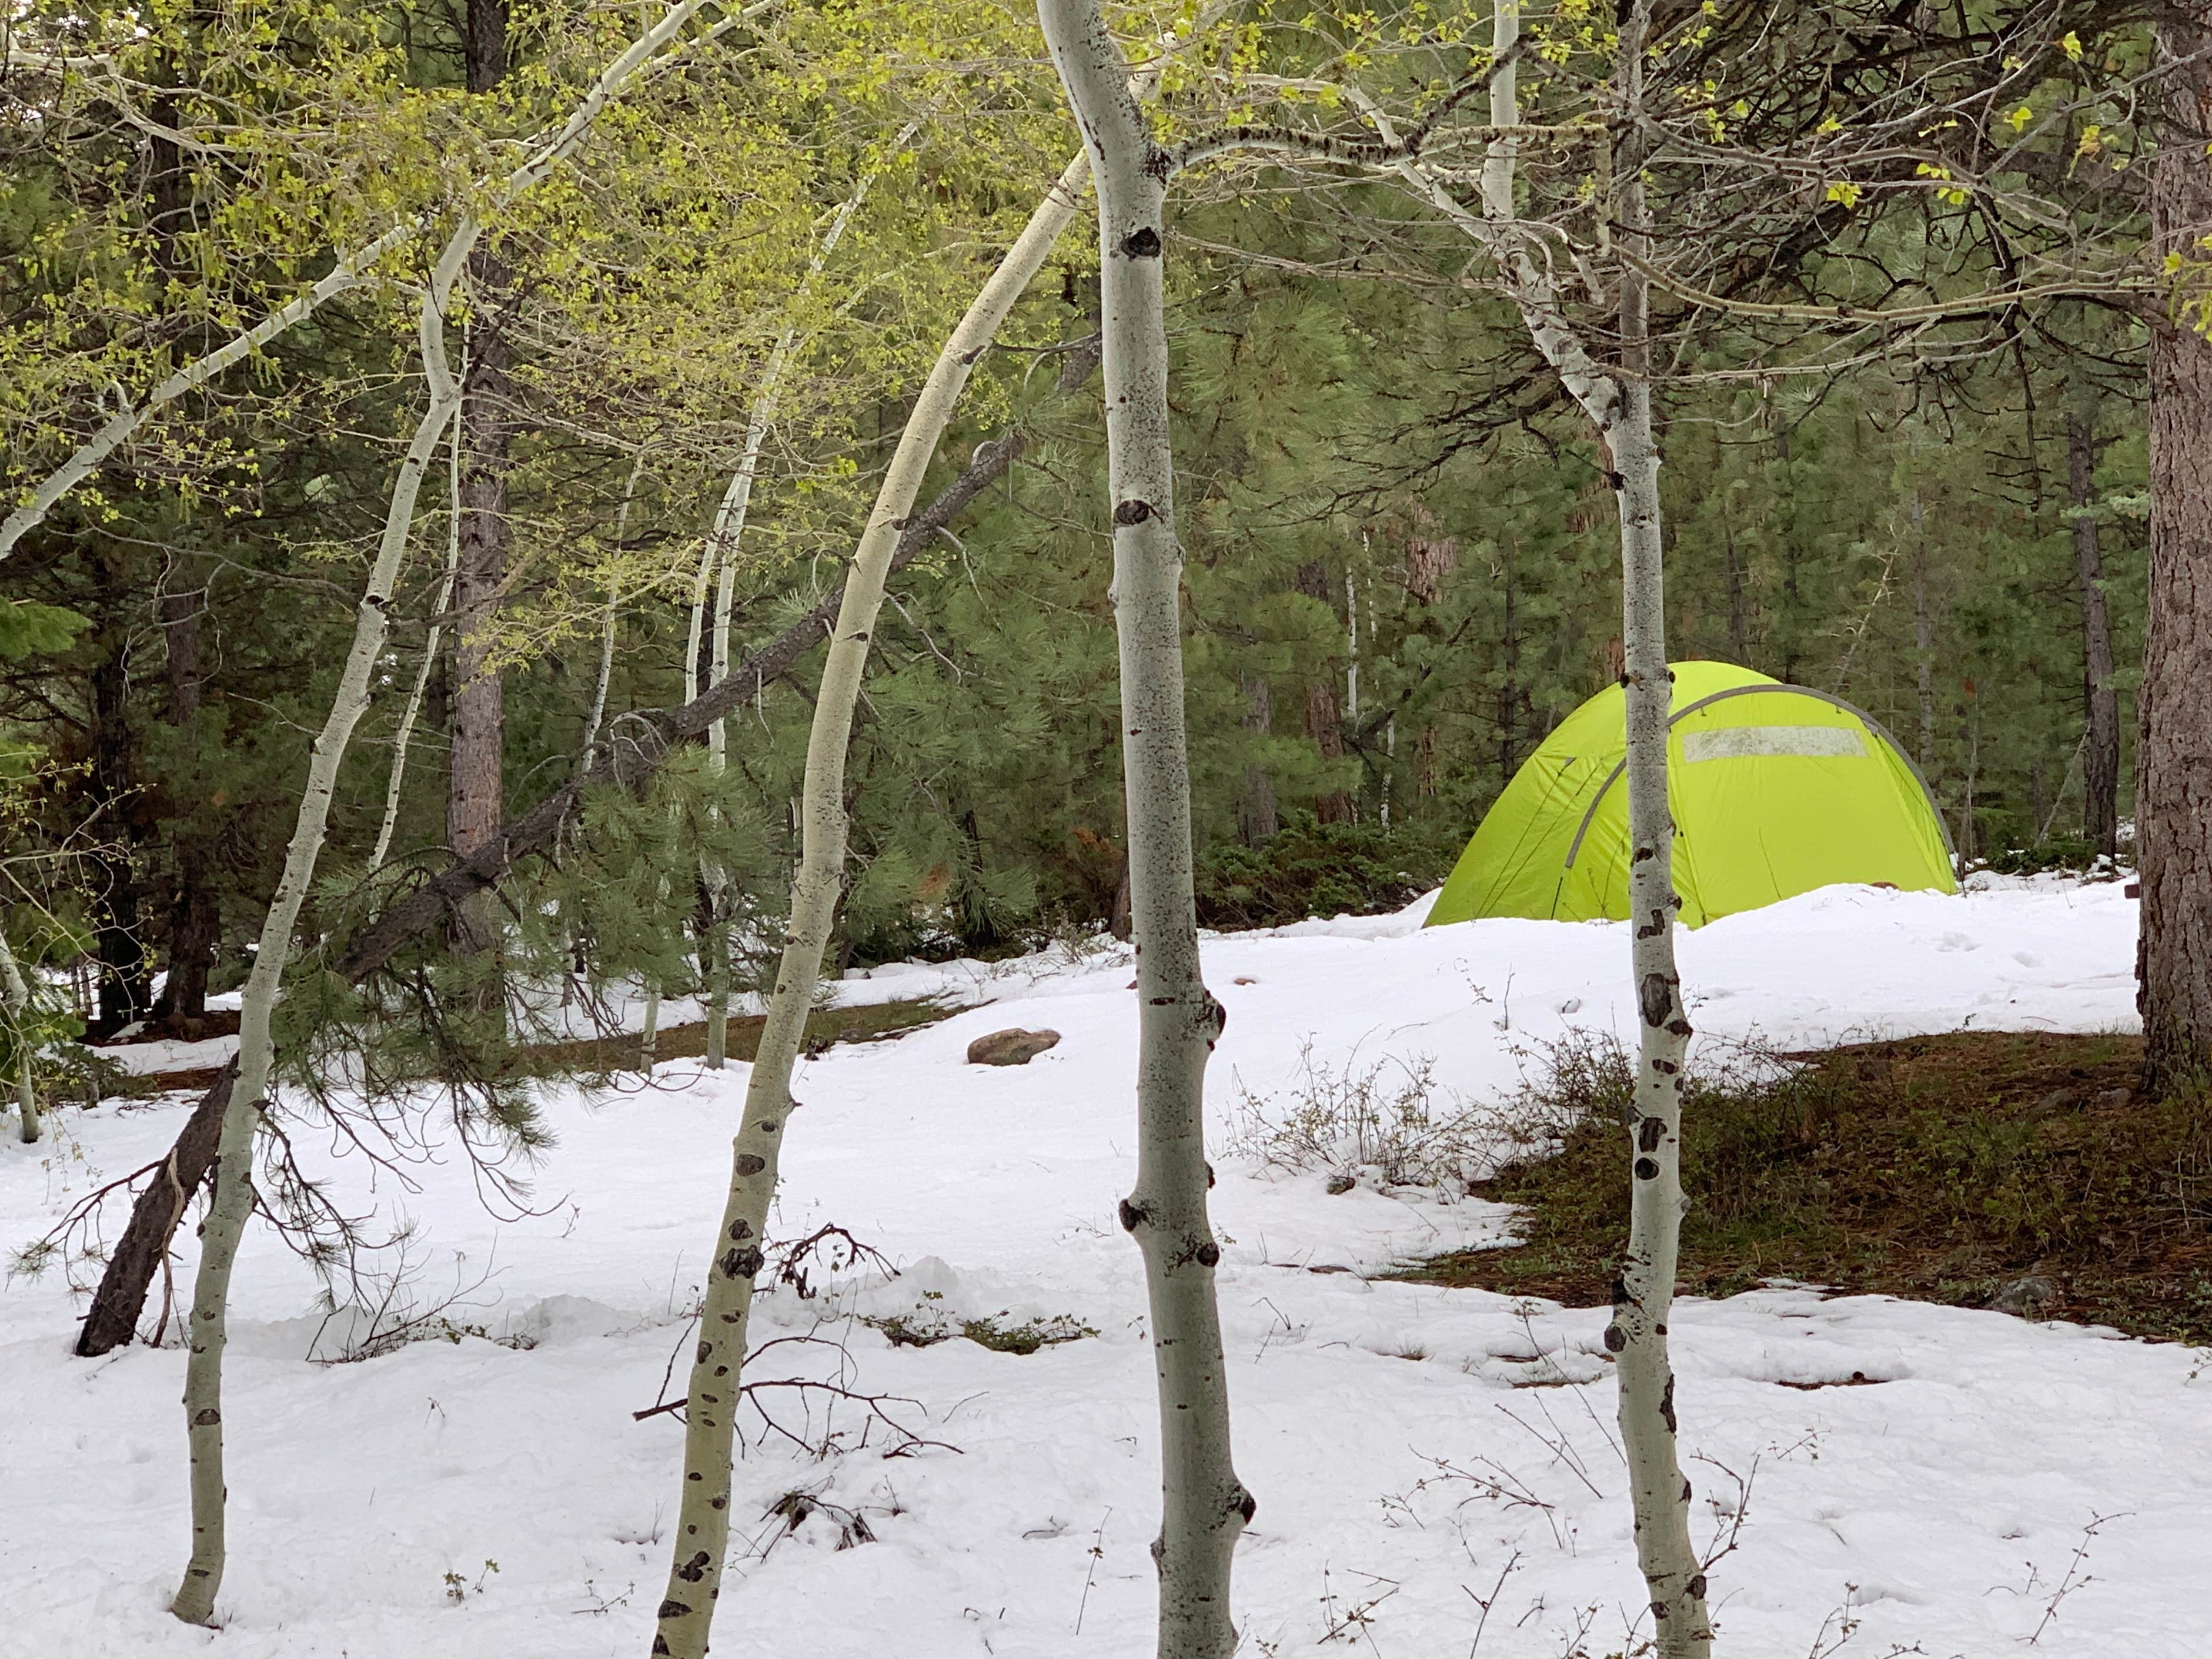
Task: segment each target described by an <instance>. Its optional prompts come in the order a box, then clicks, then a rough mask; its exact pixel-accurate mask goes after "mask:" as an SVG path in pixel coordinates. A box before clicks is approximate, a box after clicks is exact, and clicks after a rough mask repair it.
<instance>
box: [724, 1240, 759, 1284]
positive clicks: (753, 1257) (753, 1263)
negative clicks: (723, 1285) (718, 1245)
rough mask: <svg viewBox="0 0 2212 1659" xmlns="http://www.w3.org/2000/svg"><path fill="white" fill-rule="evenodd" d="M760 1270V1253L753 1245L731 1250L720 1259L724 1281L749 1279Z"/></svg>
mask: <svg viewBox="0 0 2212 1659" xmlns="http://www.w3.org/2000/svg"><path fill="white" fill-rule="evenodd" d="M760 1270H761V1253H760V1251H759V1249H757V1247H756V1246H754V1245H750V1244H748V1245H746V1246H745V1248H744V1249H742V1250H732V1251H731V1252H730V1253H729V1254H728V1255H726V1256H724V1257H723V1258H722V1274H723V1277H725V1278H726V1279H750V1278H751V1277H752V1276H753V1275H754V1274H755V1273H758V1272H759V1271H760Z"/></svg>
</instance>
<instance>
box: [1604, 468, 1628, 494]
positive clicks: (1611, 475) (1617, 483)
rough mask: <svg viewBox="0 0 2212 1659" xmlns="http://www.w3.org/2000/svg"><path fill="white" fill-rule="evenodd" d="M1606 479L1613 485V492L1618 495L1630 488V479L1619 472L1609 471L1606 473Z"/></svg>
mask: <svg viewBox="0 0 2212 1659" xmlns="http://www.w3.org/2000/svg"><path fill="white" fill-rule="evenodd" d="M1605 481H1606V483H1607V484H1609V485H1610V486H1611V487H1612V489H1613V493H1614V494H1616V495H1618V494H1619V493H1620V491H1622V490H1624V489H1627V488H1628V480H1627V479H1626V478H1624V477H1621V475H1620V473H1618V472H1608V473H1607V474H1606V475H1605Z"/></svg>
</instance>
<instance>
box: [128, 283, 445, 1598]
mask: <svg viewBox="0 0 2212 1659" xmlns="http://www.w3.org/2000/svg"><path fill="white" fill-rule="evenodd" d="M447 280H450V278H448V279H447ZM436 294H437V300H438V301H442V297H443V289H442V287H440V288H438V289H436ZM433 307H434V302H433V301H425V307H424V309H425V313H426V315H425V318H424V323H423V337H424V344H425V353H426V356H433V355H435V353H434V349H433V347H432V345H431V341H432V338H433V335H434V331H435V327H436V322H435V319H434V318H433V316H432V315H430V314H429V313H431V312H432V310H433ZM431 386H432V396H431V402H430V407H429V409H428V411H427V412H426V413H425V414H424V415H423V416H422V423H421V424H420V425H418V426H417V427H416V429H415V439H414V441H413V442H412V443H411V444H410V446H409V447H408V451H407V459H405V460H404V462H403V463H402V464H401V465H400V469H399V477H398V482H397V483H395V484H394V485H393V486H392V501H391V505H390V507H389V510H388V511H387V512H386V516H385V521H384V538H383V541H382V543H381V544H380V545H379V547H378V549H377V555H376V562H375V565H374V567H373V568H371V570H370V572H369V578H368V587H367V589H366V591H365V592H363V593H362V599H361V605H360V606H359V608H358V609H357V611H356V613H355V619H354V633H353V645H352V647H351V649H350V650H349V652H348V653H347V655H346V665H345V671H344V673H343V676H341V678H340V679H339V681H338V689H337V696H335V697H334V698H332V700H331V712H330V714H329V716H328V717H327V718H326V719H325V720H324V722H323V729H322V730H321V732H319V733H318V734H317V735H316V738H315V742H314V747H313V751H312V758H311V760H310V762H309V763H308V768H307V788H306V791H305V793H303V794H302V795H301V799H300V811H299V816H298V817H297V819H296V821H295V823H294V826H293V830H292V840H291V844H290V846H289V848H287V849H286V852H285V855H284V872H283V877H282V878H281V879H280V880H279V881H278V883H277V884H276V896H274V897H273V898H272V899H271V900H270V905H269V914H268V916H267V918H266V919H265V920H264V921H263V923H262V926H261V943H260V948H259V950H258V952H257V953H256V955H255V957H254V958H253V971H252V974H251V975H249V976H248V977H247V979H246V990H245V994H244V996H243V997H242V999H241V1000H240V1005H239V1024H238V1075H237V1077H236V1079H234V1081H233V1082H232V1084H231V1088H230V1099H229V1103H228V1105H227V1106H226V1108H225V1109H224V1111H223V1115H222V1134H221V1139H220V1140H219V1141H218V1143H217V1146H216V1164H215V1196H214V1198H213V1200H211V1201H210V1204H209V1206H208V1214H207V1222H206V1225H205V1226H204V1229H203V1233H202V1239H201V1244H200V1265H199V1274H198V1278H197V1282H196V1283H195V1285H194V1286H193V1292H192V1312H191V1323H190V1325H189V1327H188V1328H187V1346H188V1349H189V1352H188V1356H187V1358H186V1359H185V1425H186V1427H185V1433H186V1435H187V1437H188V1438H189V1441H190V1443H191V1503H192V1553H191V1560H190V1561H189V1562H188V1563H187V1564H186V1565H185V1577H184V1583H182V1584H181V1585H179V1587H178V1589H177V1594H176V1596H175V1598H174V1599H173V1601H171V1602H170V1604H169V1611H170V1612H172V1613H175V1614H176V1615H177V1617H178V1618H179V1619H182V1620H185V1621H186V1622H187V1623H190V1624H195V1625H204V1624H206V1623H207V1622H208V1621H209V1620H210V1618H212V1617H213V1615H214V1613H215V1598H216V1590H217V1589H220V1588H221V1586H222V1573H223V1566H224V1563H225V1553H224V1539H223V1500H224V1489H223V1460H222V1451H223V1449H222V1355H223V1346H224V1343H225V1341H226V1340H227V1337H228V1307H229V1301H230V1275H231V1268H232V1267H233V1266H234V1264H235V1263H236V1261H237V1259H238V1246H239V1241H240V1239H241V1238H242V1237H244V1235H245V1232H246V1220H247V1218H249V1217H250V1216H251V1215H252V1212H253V1185H252V1180H253V1135H254V1130H255V1127H256V1125H257V1117H258V1113H259V1112H260V1110H261V1101H262V1095H263V1092H264V1090H265V1089H266V1088H267V1086H268V1083H269V1071H270V1063H271V1060H272V1058H273V1055H272V1054H271V1051H270V1036H269V1019H270V1012H271V1010H272V1009H273V1008H274V1007H275V1006H276V992H277V988H278V987H279V985H280V984H281V982H282V981H283V975H284V967H285V963H286V962H287V960H288V959H289V957H290V955H291V951H292V929H293V927H294V925H295V923H296V922H297V921H298V920H299V915H300V906H301V903H302V902H304V901H305V900H306V898H307V890H308V888H309V886H310V885H311V884H313V880H314V874H315V860H316V859H317V858H318V857H319V855H320V854H321V852H322V848H323V839H324V835H325V828H326V825H327V823H328V821H329V817H330V809H331V792H332V791H333V790H334V789H335V788H336V787H337V776H338V768H339V766H340V764H341V763H343V761H344V759H345V753H346V747H347V745H348V744H349V743H350V742H351V741H352V738H353V731H354V726H356V723H357V722H358V721H359V720H360V719H361V715H362V710H363V709H364V708H368V697H369V686H370V680H371V677H372V675H373V674H374V671H375V667H376V659H377V658H378V656H379V655H380V653H382V651H383V649H384V641H385V636H386V633H387V632H388V629H389V621H388V615H387V613H388V611H389V607H390V605H391V603H392V586H393V585H394V583H395V582H396V581H397V580H398V574H399V567H400V564H401V562H402V560H403V559H404V556H405V555H406V550H407V529H408V526H409V524H410V522H411V521H412V520H413V518H414V515H415V498H416V494H417V492H418V491H419V490H420V489H421V488H422V474H423V471H424V470H425V469H426V468H427V467H428V465H429V464H430V458H431V456H432V454H433V453H435V450H436V448H437V446H438V442H439V441H440V439H441V436H442V435H444V432H445V428H446V425H447V422H448V421H450V420H451V419H452V418H453V412H454V410H455V407H456V405H457V398H456V397H455V395H454V389H453V383H452V381H451V380H450V378H449V377H448V376H447V374H446V373H445V371H444V366H443V363H442V361H440V362H437V363H436V365H435V368H433V370H432V375H431Z"/></svg>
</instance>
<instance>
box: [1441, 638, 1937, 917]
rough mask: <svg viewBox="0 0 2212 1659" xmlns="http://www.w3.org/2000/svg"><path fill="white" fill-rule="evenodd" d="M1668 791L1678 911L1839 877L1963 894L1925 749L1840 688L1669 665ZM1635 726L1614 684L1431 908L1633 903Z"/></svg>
mask: <svg viewBox="0 0 2212 1659" xmlns="http://www.w3.org/2000/svg"><path fill="white" fill-rule="evenodd" d="M1671 726H1672V730H1671V732H1670V734H1669V737H1668V745H1667V778H1668V784H1667V793H1668V801H1669V802H1670V803H1671V805H1673V807H1674V889H1675V890H1676V891H1677V892H1679V893H1680V895H1681V896H1682V912H1681V915H1682V920H1683V921H1685V922H1686V923H1688V924H1689V925H1690V926H1691V927H1697V926H1699V924H1701V923H1704V922H1707V921H1711V920H1712V919H1713V918H1714V917H1716V916H1725V915H1733V914H1734V913H1735V912H1736V911H1738V910H1751V909H1756V908H1758V907H1759V906H1760V905H1762V904H1772V903H1774V902H1776V901H1777V900H1778V899H1785V898H1788V897H1790V896H1791V895H1793V894H1796V893H1804V892H1809V891H1811V890H1813V889H1814V888H1815V887H1826V886H1827V885H1828V884H1831V883H1832V882H1879V883H1883V884H1887V885H1889V886H1892V887H1903V888H1934V889H1936V890H1938V891H1941V892H1946V893H1950V892H1955V891H1957V890H1958V884H1957V882H1956V881H1955V880H1954V878H1953V876H1952V872H1951V850H1950V836H1949V835H1948V832H1947V831H1946V830H1945V829H1944V827H1943V820H1942V816H1941V815H1940V814H1939V813H1938V812H1937V811H1936V806H1935V803H1934V802H1933V801H1932V800H1931V799H1929V794H1928V787H1927V785H1926V784H1925V783H1924V782H1923V781H1921V777H1920V775H1919V773H1918V772H1917V770H1915V769H1914V768H1913V765H1912V763H1911V761H1909V760H1907V759H1906V758H1905V752H1904V750H1901V749H1899V747H1898V745H1897V741H1896V739H1895V738H1892V737H1891V736H1890V735H1889V733H1888V732H1886V731H1884V730H1883V729H1882V728H1881V726H1880V724H1878V723H1877V722H1876V721H1875V720H1874V719H1873V718H1872V717H1870V716H1869V715H1867V714H1863V713H1861V712H1860V711H1859V710H1858V709H1856V708H1852V707H1851V706H1850V704H1849V703H1847V702H1844V701H1843V700H1842V699H1840V698H1838V697H1832V696H1828V695H1827V694H1826V692H1822V691H1810V690H1806V689H1805V688H1804V687H1802V686H1796V685H1784V684H1782V683H1781V682H1780V681H1779V680H1773V679H1769V678H1767V677H1766V676H1765V675H1764V674H1759V673H1754V672H1753V671H1752V670H1750V669H1748V668H1738V667H1736V666H1735V665H1733V664H1730V663H1721V662H1683V663H1676V664H1675V665H1674V719H1673V720H1672V722H1671ZM1626 750H1627V736H1626V721H1625V714H1624V708H1623V699H1622V696H1621V690H1620V687H1619V686H1617V685H1616V686H1612V687H1609V688H1608V689H1607V690H1603V691H1601V692H1600V693H1598V695H1597V696H1595V697H1592V698H1591V699H1590V700H1589V702H1586V703H1584V704H1583V706H1582V707H1581V708H1577V709H1576V710H1575V712H1574V713H1573V714H1570V715H1568V716H1567V718H1566V719H1565V720H1563V721H1561V722H1560V724H1559V726H1558V728H1557V729H1556V730H1554V731H1553V733H1552V734H1551V736H1549V737H1547V738H1545V739H1544V741H1543V743H1542V744H1540V745H1539V746H1538V748H1537V750H1536V752H1535V753H1534V754H1533V755H1531V756H1529V757H1528V760H1527V761H1526V762H1525V763H1523V764H1522V768H1521V769H1520V770H1519V771H1518V772H1516V773H1515V774H1514V775H1513V781H1511V782H1510V783H1509V784H1508V785H1506V787H1505V792H1504V793H1503V794H1501V795H1500V796H1498V801H1497V804H1496V805H1493V806H1492V808H1491V809H1490V811H1489V813H1488V815H1487V816H1486V817H1484V819H1483V820H1482V824H1481V827H1480V828H1479V829H1476V831H1475V832H1474V840H1473V841H1471V842H1468V847H1467V851H1466V852H1465V853H1463V854H1461V855H1460V860H1459V863H1458V865H1457V866H1455V868H1454V869H1453V871H1452V872H1451V878H1450V879H1449V881H1447V882H1445V883H1444V889H1443V892H1442V893H1440V894H1439V895H1437V902H1436V907H1435V908H1433V909H1432V910H1431V911H1430V912H1429V925H1430V926H1431V927H1435V926H1437V925H1438V924H1439V923H1443V922H1448V921H1471V920H1473V919H1474V918H1475V917H1478V916H1534V917H1537V918H1540V919H1546V918H1548V919H1553V920H1557V921H1591V920H1595V919H1598V918H1605V919H1608V920H1611V921H1620V920H1623V919H1624V918H1625V917H1626V915H1627V914H1628V791H1627V790H1626V787H1624V778H1623V770H1624V767H1623V762H1624V757H1625V756H1626Z"/></svg>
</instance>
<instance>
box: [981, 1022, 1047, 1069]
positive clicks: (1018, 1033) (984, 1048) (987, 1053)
mask: <svg viewBox="0 0 2212 1659" xmlns="http://www.w3.org/2000/svg"><path fill="white" fill-rule="evenodd" d="M1058 1042H1060V1033H1059V1032H1057V1031H1024V1030H1022V1029H1021V1028H1020V1027H1019V1026H1018V1025H1017V1026H1013V1027H1011V1028H1010V1029H1008V1030H1004V1031H994V1032H992V1033H991V1034H990V1036H979V1037H977V1038H976V1039H975V1041H974V1042H971V1043H969V1045H968V1063H969V1065H970V1066H1026V1065H1028V1064H1029V1063H1030V1061H1031V1060H1035V1059H1036V1057H1037V1056H1038V1055H1039V1054H1042V1053H1043V1052H1044V1051H1045V1050H1046V1049H1048V1048H1052V1047H1054V1045H1056V1044H1057V1043H1058Z"/></svg>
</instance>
